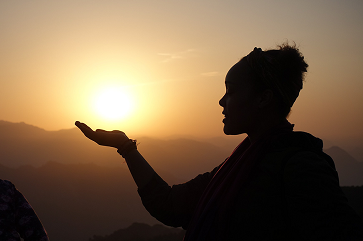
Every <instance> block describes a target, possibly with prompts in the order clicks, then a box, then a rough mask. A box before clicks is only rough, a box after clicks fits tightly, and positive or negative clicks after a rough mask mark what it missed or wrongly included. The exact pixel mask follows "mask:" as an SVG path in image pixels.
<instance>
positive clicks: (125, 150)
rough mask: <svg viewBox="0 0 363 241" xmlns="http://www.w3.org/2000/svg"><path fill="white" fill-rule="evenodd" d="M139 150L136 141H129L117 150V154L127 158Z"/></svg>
mask: <svg viewBox="0 0 363 241" xmlns="http://www.w3.org/2000/svg"><path fill="white" fill-rule="evenodd" d="M133 150H137V144H136V140H132V139H128V140H127V141H125V142H124V143H123V144H122V146H121V147H119V148H117V152H118V153H119V154H120V155H121V156H122V157H123V158H125V157H126V156H127V154H129V153H130V152H131V151H133Z"/></svg>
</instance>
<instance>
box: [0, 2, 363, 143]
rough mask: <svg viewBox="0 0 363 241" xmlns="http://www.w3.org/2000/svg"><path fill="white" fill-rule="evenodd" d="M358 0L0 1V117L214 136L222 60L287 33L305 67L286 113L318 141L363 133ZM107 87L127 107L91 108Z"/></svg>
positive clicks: (218, 129) (218, 125)
mask: <svg viewBox="0 0 363 241" xmlns="http://www.w3.org/2000/svg"><path fill="white" fill-rule="evenodd" d="M362 26H363V2H362V1H360V0H348V1H337V0H331V1H288V0H286V1H282V0H278V1H267V0H266V1H252V0H249V1H243V0H241V1H232V0H217V1H207V0H183V1H166V0H135V1H120V0H117V1H116V0H105V1H100V0H92V1H91V0H62V1H46V0H32V1H26V0H19V1H0V43H1V44H0V83H1V88H0V102H1V105H0V113H1V114H0V119H2V120H6V121H12V122H21V121H23V122H26V123H28V124H32V125H36V126H39V127H41V128H44V129H46V130H58V129H65V128H73V127H74V126H73V123H74V121H75V120H80V121H83V122H86V123H89V124H90V125H91V127H95V128H105V129H121V130H124V131H125V132H126V133H128V134H129V136H130V135H153V136H159V137H163V136H170V135H179V134H183V135H194V136H218V135H222V134H223V132H222V122H221V121H222V118H223V117H222V114H221V112H222V108H221V107H219V106H218V101H219V99H220V98H221V96H222V95H223V92H224V76H225V74H226V72H227V71H228V69H229V68H230V67H231V66H232V65H233V64H234V63H235V62H237V61H238V60H239V59H240V58H241V57H243V56H244V55H246V54H248V53H249V52H250V51H251V50H252V49H253V48H254V47H255V46H258V47H261V48H263V49H266V48H271V47H274V46H275V45H276V44H279V43H282V42H283V41H285V40H291V41H295V42H296V43H297V44H298V45H299V46H300V49H301V51H302V52H303V54H304V55H305V58H306V61H307V62H308V64H309V65H310V67H309V72H308V75H307V78H306V83H305V86H304V89H303V91H302V92H301V94H300V97H299V99H298V100H297V102H296V104H295V106H294V108H293V112H292V114H291V117H290V120H291V121H292V122H293V123H295V124H296V129H298V130H305V131H309V132H312V133H313V134H315V135H317V136H321V137H326V138H333V139H334V138H339V137H342V138H353V137H354V138H357V137H360V138H361V137H363V127H362V123H363V111H362V106H363V95H362V94H361V93H360V92H361V90H362V89H363V81H362V76H363V68H362V66H363V60H362V59H363V58H362V56H363V45H362V43H363V31H362ZM107 86H115V88H116V87H117V88H118V87H120V86H121V87H123V88H125V89H126V90H127V91H128V93H129V95H130V96H131V97H132V99H133V101H134V108H133V111H132V112H131V113H130V114H129V116H128V117H127V118H125V119H123V120H121V121H118V122H110V121H105V120H103V119H102V118H100V116H97V114H96V112H95V111H94V106H93V104H92V103H93V99H94V98H95V96H96V95H97V94H98V91H99V90H100V89H102V88H105V87H107Z"/></svg>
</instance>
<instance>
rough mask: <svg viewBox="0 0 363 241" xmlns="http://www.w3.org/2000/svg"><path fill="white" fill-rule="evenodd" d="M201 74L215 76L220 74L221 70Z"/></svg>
mask: <svg viewBox="0 0 363 241" xmlns="http://www.w3.org/2000/svg"><path fill="white" fill-rule="evenodd" d="M200 75H203V76H208V77H214V76H218V75H219V72H217V71H212V72H206V73H201V74H200Z"/></svg>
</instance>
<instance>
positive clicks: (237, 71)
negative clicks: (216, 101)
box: [225, 59, 253, 84]
mask: <svg viewBox="0 0 363 241" xmlns="http://www.w3.org/2000/svg"><path fill="white" fill-rule="evenodd" d="M252 77H253V73H252V71H251V69H250V67H249V65H248V63H247V61H246V60H245V59H242V60H241V61H239V62H237V63H236V64H235V65H233V66H232V68H230V70H229V71H228V73H227V75H226V81H225V82H226V84H244V83H246V82H249V83H250V82H251V79H252Z"/></svg>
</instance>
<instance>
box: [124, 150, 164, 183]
mask: <svg viewBox="0 0 363 241" xmlns="http://www.w3.org/2000/svg"><path fill="white" fill-rule="evenodd" d="M125 160H126V163H127V166H128V168H129V170H130V172H131V175H132V177H133V179H134V181H135V183H136V185H137V187H138V188H139V189H141V188H143V187H144V186H145V185H146V184H147V183H148V182H150V180H151V179H152V177H153V176H154V175H157V173H156V172H155V171H154V169H153V168H152V167H151V166H150V164H149V163H148V162H147V161H146V160H145V158H144V157H143V156H142V155H141V154H140V152H139V151H138V150H137V149H135V150H132V151H130V152H129V153H127V155H126V156H125Z"/></svg>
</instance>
